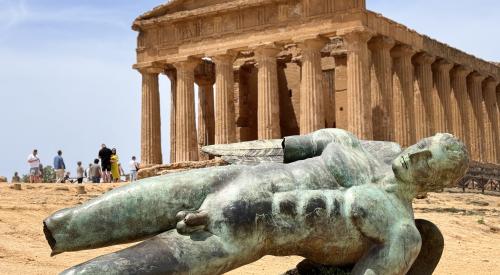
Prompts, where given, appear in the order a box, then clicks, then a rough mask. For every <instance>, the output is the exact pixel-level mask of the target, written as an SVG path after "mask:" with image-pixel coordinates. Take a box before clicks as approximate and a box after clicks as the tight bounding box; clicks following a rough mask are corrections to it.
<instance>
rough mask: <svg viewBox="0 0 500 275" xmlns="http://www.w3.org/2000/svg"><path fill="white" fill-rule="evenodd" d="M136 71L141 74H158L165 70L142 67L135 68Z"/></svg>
mask: <svg viewBox="0 0 500 275" xmlns="http://www.w3.org/2000/svg"><path fill="white" fill-rule="evenodd" d="M137 70H138V71H139V72H140V73H141V74H160V73H163V72H164V71H165V68H162V67H144V68H137Z"/></svg>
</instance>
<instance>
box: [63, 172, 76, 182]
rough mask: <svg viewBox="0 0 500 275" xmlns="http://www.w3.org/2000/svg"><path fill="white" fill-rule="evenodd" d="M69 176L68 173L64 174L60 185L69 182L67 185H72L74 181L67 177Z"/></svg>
mask: <svg viewBox="0 0 500 275" xmlns="http://www.w3.org/2000/svg"><path fill="white" fill-rule="evenodd" d="M70 175H71V173H70V172H66V175H65V176H64V178H63V180H62V183H66V182H69V183H73V182H75V181H74V180H72V179H71V178H70V177H69V176H70Z"/></svg>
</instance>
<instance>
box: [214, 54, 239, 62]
mask: <svg viewBox="0 0 500 275" xmlns="http://www.w3.org/2000/svg"><path fill="white" fill-rule="evenodd" d="M235 59H236V53H233V52H229V53H226V54H220V55H215V56H213V57H212V60H213V61H214V63H215V64H221V63H230V64H233V63H234V60H235Z"/></svg>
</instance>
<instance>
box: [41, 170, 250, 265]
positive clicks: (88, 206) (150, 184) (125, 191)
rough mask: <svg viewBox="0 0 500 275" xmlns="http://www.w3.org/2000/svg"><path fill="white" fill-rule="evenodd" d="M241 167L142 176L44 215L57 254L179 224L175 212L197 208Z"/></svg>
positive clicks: (138, 237) (150, 233)
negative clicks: (84, 201) (141, 178)
mask: <svg viewBox="0 0 500 275" xmlns="http://www.w3.org/2000/svg"><path fill="white" fill-rule="evenodd" d="M240 169H242V168H240V167H237V166H233V167H218V168H208V169H200V170H193V171H188V172H184V173H178V174H172V175H167V176H162V177H155V178H149V179H144V180H140V181H137V182H135V183H133V184H129V185H127V186H124V187H121V188H118V189H115V190H113V191H111V192H108V193H106V194H104V195H103V196H101V197H99V198H96V199H94V200H91V201H88V202H86V203H84V204H82V205H79V206H76V207H73V208H68V209H63V210H60V211H58V212H56V213H54V214H53V215H51V216H50V217H48V218H47V219H45V220H44V232H45V236H46V238H47V241H48V242H49V244H50V246H51V248H52V254H53V255H55V254H59V253H62V252H66V251H78V250H83V249H93V248H99V247H104V246H109V245H114V244H121V243H127V242H133V241H137V240H141V239H144V238H147V237H151V236H155V235H157V234H159V233H161V232H165V231H168V230H170V229H173V228H175V226H176V224H177V219H176V214H177V213H178V212H179V211H181V210H195V209H198V208H199V207H200V205H201V204H202V202H203V200H204V199H205V197H206V196H207V195H208V194H210V193H212V192H214V190H215V189H216V188H219V187H220V185H223V184H226V183H227V182H228V181H229V180H230V179H232V178H233V177H234V176H235V175H236V174H238V173H239V172H240Z"/></svg>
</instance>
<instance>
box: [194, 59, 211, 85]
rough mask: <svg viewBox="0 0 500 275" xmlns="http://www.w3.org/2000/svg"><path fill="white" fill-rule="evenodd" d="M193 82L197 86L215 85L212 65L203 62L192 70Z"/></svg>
mask: <svg viewBox="0 0 500 275" xmlns="http://www.w3.org/2000/svg"><path fill="white" fill-rule="evenodd" d="M194 81H195V82H196V84H198V86H201V85H210V84H212V85H213V84H214V83H215V66H214V63H212V62H209V61H206V60H203V61H202V62H201V63H200V64H198V66H197V67H196V69H195V70H194Z"/></svg>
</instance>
